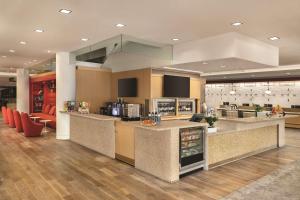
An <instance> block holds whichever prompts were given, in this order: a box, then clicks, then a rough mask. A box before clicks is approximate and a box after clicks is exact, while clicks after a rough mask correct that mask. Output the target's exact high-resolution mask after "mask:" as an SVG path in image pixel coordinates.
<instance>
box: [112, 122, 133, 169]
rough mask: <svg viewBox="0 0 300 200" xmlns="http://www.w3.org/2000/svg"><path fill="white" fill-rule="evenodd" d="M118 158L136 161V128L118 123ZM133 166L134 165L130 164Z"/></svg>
mask: <svg viewBox="0 0 300 200" xmlns="http://www.w3.org/2000/svg"><path fill="white" fill-rule="evenodd" d="M116 154H117V155H119V156H117V155H116V158H119V159H121V160H123V159H122V158H124V157H125V160H123V161H124V162H128V161H130V160H132V161H134V126H131V125H128V124H125V123H124V122H116ZM129 164H132V163H129Z"/></svg>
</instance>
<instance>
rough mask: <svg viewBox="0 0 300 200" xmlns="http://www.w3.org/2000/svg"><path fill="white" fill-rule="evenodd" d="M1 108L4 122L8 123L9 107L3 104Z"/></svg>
mask: <svg viewBox="0 0 300 200" xmlns="http://www.w3.org/2000/svg"><path fill="white" fill-rule="evenodd" d="M1 110H2V117H3V122H4V123H5V124H8V118H7V109H6V107H5V106H2V108H1Z"/></svg>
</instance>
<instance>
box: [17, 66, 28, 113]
mask: <svg viewBox="0 0 300 200" xmlns="http://www.w3.org/2000/svg"><path fill="white" fill-rule="evenodd" d="M17 110H18V111H19V112H26V113H29V71H28V70H27V69H17Z"/></svg>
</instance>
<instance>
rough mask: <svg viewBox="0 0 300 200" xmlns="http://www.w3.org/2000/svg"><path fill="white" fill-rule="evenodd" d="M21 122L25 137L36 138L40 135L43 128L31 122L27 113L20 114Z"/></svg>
mask: <svg viewBox="0 0 300 200" xmlns="http://www.w3.org/2000/svg"><path fill="white" fill-rule="evenodd" d="M21 121H22V126H23V130H24V136H25V137H37V136H40V135H41V132H42V130H43V127H44V126H43V125H42V124H38V123H35V122H33V121H32V120H31V119H30V118H29V116H28V114H27V113H21Z"/></svg>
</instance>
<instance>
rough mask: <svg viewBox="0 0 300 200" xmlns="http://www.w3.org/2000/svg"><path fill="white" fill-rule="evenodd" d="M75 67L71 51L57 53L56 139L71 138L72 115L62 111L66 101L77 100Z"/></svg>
mask: <svg viewBox="0 0 300 200" xmlns="http://www.w3.org/2000/svg"><path fill="white" fill-rule="evenodd" d="M75 67H76V66H75V59H74V57H73V56H72V55H71V54H70V53H69V52H59V53H57V54H56V118H57V119H56V139H61V140H67V139H70V116H69V115H68V114H64V113H60V111H62V110H63V107H64V102H65V101H74V100H75V88H76V81H75Z"/></svg>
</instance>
